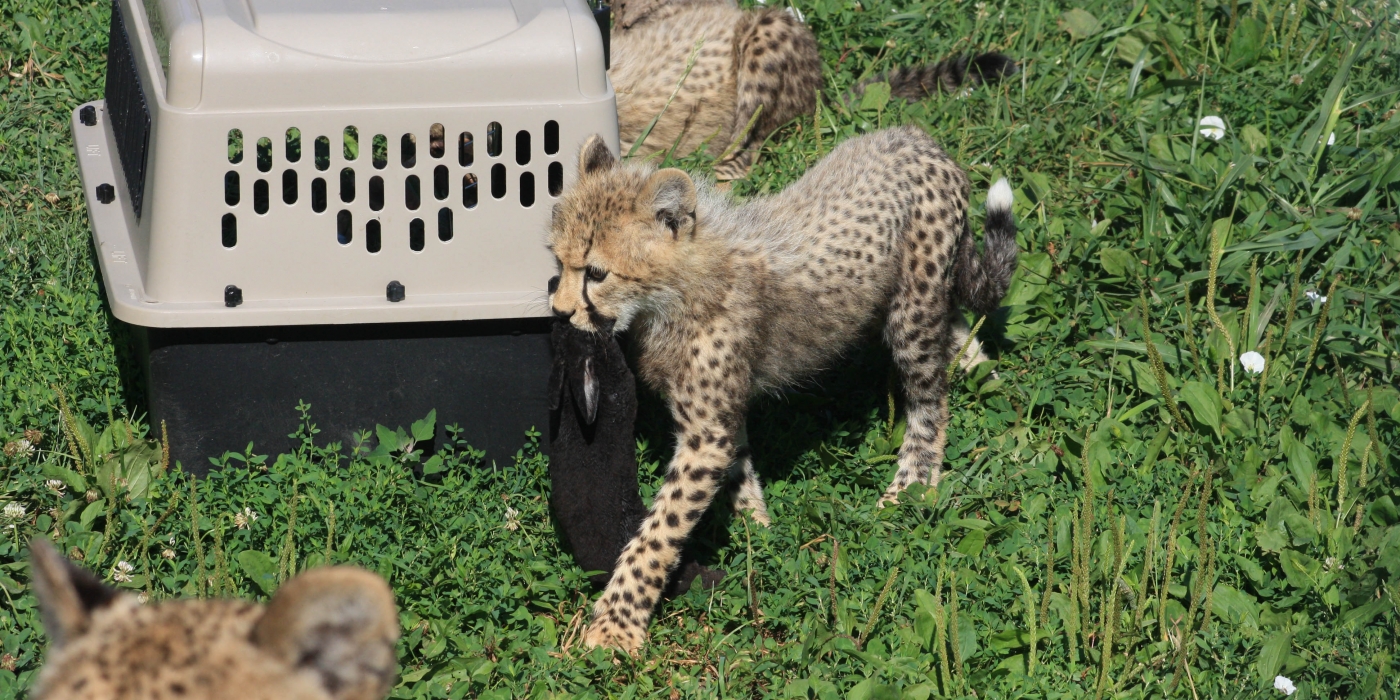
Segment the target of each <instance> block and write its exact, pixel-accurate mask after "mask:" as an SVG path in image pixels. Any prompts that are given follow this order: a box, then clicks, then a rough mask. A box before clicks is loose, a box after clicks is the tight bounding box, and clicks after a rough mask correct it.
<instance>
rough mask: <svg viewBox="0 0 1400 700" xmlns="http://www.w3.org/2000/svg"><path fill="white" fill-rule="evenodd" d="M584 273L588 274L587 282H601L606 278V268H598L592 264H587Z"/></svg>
mask: <svg viewBox="0 0 1400 700" xmlns="http://www.w3.org/2000/svg"><path fill="white" fill-rule="evenodd" d="M585 274H587V275H588V281H589V282H602V281H603V280H605V279H607V278H608V271H607V270H600V269H598V268H596V267H594V266H592V265H589V266H588V268H587V270H586V272H585Z"/></svg>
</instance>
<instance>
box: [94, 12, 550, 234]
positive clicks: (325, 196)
mask: <svg viewBox="0 0 1400 700" xmlns="http://www.w3.org/2000/svg"><path fill="white" fill-rule="evenodd" d="M117 21H118V22H120V16H119V15H118V20H117ZM114 31H115V30H114ZM123 36H124V34H123ZM109 82H110V81H109ZM142 107H143V109H144V104H143V105H142ZM485 133H486V155H487V156H488V157H489V158H490V159H492V160H496V161H497V162H494V163H491V162H488V163H482V164H480V165H481V167H482V168H483V169H485V170H486V171H487V172H484V173H482V177H486V178H487V182H486V183H482V182H481V181H480V180H479V179H478V175H477V173H476V172H474V170H475V168H472V166H473V165H476V163H475V160H476V158H475V155H476V154H475V152H474V151H475V140H474V138H473V137H472V133H471V132H466V131H464V132H457V136H456V140H457V158H456V161H457V166H459V168H460V169H458V168H453V167H451V166H450V165H449V164H450V162H451V161H450V160H448V162H446V163H444V162H441V161H439V162H432V161H429V163H431V165H432V167H431V170H428V169H427V168H424V169H423V170H422V171H419V172H422V175H421V176H420V175H419V174H418V173H417V172H414V171H415V170H416V166H417V165H418V164H419V158H418V153H417V151H418V137H417V135H416V134H413V133H406V134H402V136H401V137H400V138H398V139H395V140H396V141H397V142H398V143H397V145H398V153H397V154H391V153H390V151H391V150H393V149H392V146H393V145H394V143H393V141H391V140H390V139H388V138H386V137H385V136H384V135H383V134H376V135H374V136H373V137H366V140H365V141H364V142H362V141H361V140H360V133H359V129H358V128H356V127H354V126H347V127H345V128H344V130H343V131H342V132H341V135H340V136H341V144H342V148H341V150H340V155H341V157H342V158H343V159H344V161H346V162H345V164H343V165H342V166H341V167H340V169H339V172H338V173H337V172H334V171H332V172H330V173H328V174H329V175H330V176H331V177H330V178H329V180H330V181H329V182H327V178H326V177H312V176H313V175H315V174H316V172H314V171H312V170H311V168H315V171H321V172H325V171H330V170H331V155H332V149H331V140H330V138H328V137H326V136H318V137H316V138H315V139H314V140H312V144H313V145H312V149H313V153H312V158H311V159H310V162H309V163H307V164H305V165H302V166H300V167H287V168H284V169H283V170H282V173H281V177H280V185H281V199H282V202H283V203H284V204H286V205H287V206H288V207H294V206H296V204H297V203H298V201H299V200H300V199H301V197H300V192H299V191H298V190H299V187H300V184H301V183H300V180H301V176H300V175H299V174H298V173H299V172H300V171H302V170H305V171H306V172H305V173H302V174H305V175H307V176H308V177H311V178H312V179H311V185H310V193H309V194H310V198H311V211H312V212H315V213H317V214H322V213H325V211H326V210H327V208H328V205H329V202H328V200H329V199H330V198H331V197H332V196H335V197H336V198H337V199H339V200H340V201H341V202H342V203H344V204H354V203H355V202H356V196H357V195H358V194H359V192H357V190H358V187H357V185H358V183H357V182H356V179H357V178H356V176H355V168H354V167H353V166H352V165H351V164H350V162H352V161H357V160H359V156H360V147H361V145H362V143H363V145H364V146H365V147H367V148H369V149H370V158H369V163H368V164H367V165H369V166H370V167H372V168H373V169H374V170H386V169H389V166H390V163H392V162H394V161H397V162H398V165H399V166H400V167H401V168H403V169H404V170H408V171H410V172H408V173H405V174H403V183H404V190H403V195H404V198H403V208H404V210H406V211H410V212H416V211H418V210H419V209H420V208H422V207H423V205H424V200H425V199H427V198H428V197H431V199H432V200H436V201H437V202H440V203H441V204H449V205H450V206H441V204H440V205H439V206H440V208H439V209H438V211H437V239H438V240H439V241H441V242H443V243H446V242H449V241H451V240H452V239H453V235H454V233H455V231H454V229H455V225H454V224H455V221H454V218H455V216H454V213H453V210H454V209H456V208H460V209H462V210H464V211H471V210H473V209H475V208H476V207H477V206H478V205H479V204H480V202H481V199H482V197H481V195H480V186H484V185H489V191H490V194H491V198H492V199H497V200H504V199H505V198H506V196H507V194H509V190H510V189H511V188H512V187H515V188H516V193H515V194H516V197H517V198H518V200H517V201H518V202H519V205H520V206H521V207H523V208H530V207H533V206H534V205H535V202H536V200H537V196H542V195H543V193H540V192H538V191H537V190H538V189H543V190H544V193H548V195H549V196H550V197H556V198H557V197H558V196H559V195H560V194H561V193H562V192H563V189H564V166H563V164H562V163H560V162H559V161H558V160H554V158H557V157H558V153H559V146H560V143H559V123H558V122H556V121H553V120H551V121H548V122H546V123H545V125H544V129H543V130H542V132H541V133H540V134H538V135H536V134H533V133H532V132H530V131H528V130H520V131H517V132H516V133H515V138H514V139H513V141H514V143H513V144H510V145H513V146H514V150H513V152H512V153H510V154H507V153H506V150H507V148H506V146H507V143H505V142H504V141H505V139H504V130H503V128H502V127H501V125H500V123H499V122H491V123H490V124H489V125H487V127H486V132H485ZM303 137H304V138H306V139H308V140H309V139H311V137H310V136H307V135H304V134H303V133H302V131H301V130H300V129H298V128H296V127H291V128H288V129H286V130H285V132H282V136H279V139H282V138H284V139H285V144H286V145H285V155H286V161H287V163H288V165H293V164H297V163H299V162H300V161H301V155H302V151H301V148H302V143H303ZM447 138H448V131H447V129H446V128H445V127H444V126H443V125H442V124H433V125H432V126H431V127H430V128H429V129H428V148H427V155H428V156H429V157H431V158H432V159H433V160H434V161H437V160H438V159H443V158H448V157H449V156H448V147H449V144H448V142H447ZM535 138H539V139H540V140H539V141H535ZM273 143H274V141H273V140H272V139H271V138H268V137H257V136H256V135H255V134H254V135H248V136H246V141H245V134H244V132H243V130H242V129H237V128H234V129H230V130H229V131H228V142H227V146H228V161H229V163H230V164H232V165H234V166H238V165H240V164H241V163H243V162H244V160H245V159H244V152H245V148H246V149H247V150H248V151H251V153H250V154H249V155H250V156H252V157H251V158H249V160H251V161H252V165H253V167H254V168H255V169H256V170H257V171H260V172H263V173H270V171H271V170H272V169H273V166H274V162H273V161H274V159H275V158H276V154H274V152H273ZM535 148H538V149H539V150H540V151H542V152H543V153H544V155H546V156H550V159H549V160H548V162H544V163H539V164H538V166H537V167H542V168H543V169H544V172H543V173H540V176H541V177H542V181H538V180H537V179H536V173H535V172H533V169H522V170H521V172H519V173H518V177H519V179H515V175H513V174H511V173H510V172H509V170H508V169H507V167H506V163H505V162H502V161H503V160H504V159H506V158H509V159H510V160H513V161H514V163H515V164H516V165H518V166H522V167H524V166H529V165H530V164H531V162H532V160H534V159H533V158H532V156H533V153H532V149H535ZM395 155H396V156H397V157H394V156H395ZM425 165H427V163H425ZM488 166H489V167H488ZM454 170H456V172H455V173H454V172H453V171H454ZM370 173H371V174H370V177H369V178H368V179H367V180H366V184H365V185H364V186H365V187H366V188H367V189H366V193H367V199H368V208H369V209H370V211H373V212H381V211H384V210H385V208H386V204H387V205H389V209H390V210H393V209H394V208H395V205H394V204H391V203H389V202H387V201H386V200H387V198H386V196H385V195H386V192H385V189H386V186H385V185H386V182H385V180H386V178H385V176H382V175H378V174H373V170H371V171H370ZM385 175H389V173H385ZM337 176H338V177H337ZM458 176H460V177H461V178H462V199H461V204H460V205H456V204H455V203H452V202H449V201H448V200H449V199H451V197H452V193H451V188H452V183H453V182H454V178H456V177H458ZM275 177H276V176H274V178H275ZM427 177H431V180H430V182H431V184H429V183H428V182H423V179H422V178H427ZM241 179H242V178H241V176H240V173H239V170H238V169H237V168H235V169H231V170H228V171H227V172H225V174H224V182H223V185H224V187H223V192H224V203H225V204H226V205H227V206H228V207H229V208H232V209H236V208H237V207H238V206H239V205H240V204H242V201H243V200H244V197H245V195H244V194H243V191H242V185H243V183H242V182H240V180H241ZM270 179H271V178H257V179H255V180H254V182H253V183H252V184H253V186H252V192H251V195H252V197H251V199H252V204H253V212H254V213H256V214H258V215H259V216H267V215H269V214H271V212H270V209H271V206H270V202H271V199H272V197H273V193H272V192H271V190H272V189H273V188H274V187H275V186H276V185H274V184H273V182H272V181H269V180H270ZM537 183H538V184H537ZM136 186H137V187H139V183H138V185H136ZM332 188H334V189H336V190H338V191H337V192H336V193H334V194H332V193H330V192H328V190H330V189H332ZM425 189H427V190H428V191H429V192H431V194H428V193H427V192H424V190H425ZM431 218H432V217H431V214H429V216H428V217H427V219H426V220H425V219H423V218H411V219H410V220H409V222H408V227H407V228H408V231H407V233H408V240H409V248H410V249H411V250H413V251H415V252H418V251H422V250H423V249H424V247H425V246H426V245H427V240H428V232H427V229H428V227H429V226H430V225H431V224H430V221H431ZM222 223H223V225H222V227H221V229H222V230H221V232H220V233H221V239H222V241H221V242H222V243H223V244H224V246H225V247H229V248H231V247H233V246H234V245H235V244H236V241H237V236H238V233H237V221H236V219H235V215H234V214H233V213H229V214H228V216H226V217H225V218H224V220H223V222H222ZM394 228H395V229H397V230H398V231H402V230H403V229H398V227H397V226H395V227H394ZM353 229H354V225H353V216H352V214H351V212H350V210H349V209H341V210H340V211H339V212H338V213H337V214H336V216H335V230H336V242H337V243H339V244H340V245H342V246H345V245H349V244H350V243H351V241H353V240H354V238H355V235H354V233H353ZM364 232H365V250H366V251H368V252H370V253H378V252H379V251H380V250H382V249H383V238H384V236H386V235H395V236H396V235H402V234H398V233H397V232H387V231H384V230H383V222H381V221H380V220H379V219H377V218H371V219H369V220H367V221H366V222H365V224H364ZM396 240H401V239H397V238H396Z"/></svg>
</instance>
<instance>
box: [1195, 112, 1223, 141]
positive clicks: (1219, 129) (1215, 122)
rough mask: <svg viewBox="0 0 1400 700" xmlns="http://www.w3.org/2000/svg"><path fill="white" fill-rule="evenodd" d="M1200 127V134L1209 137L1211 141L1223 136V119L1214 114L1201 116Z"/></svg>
mask: <svg viewBox="0 0 1400 700" xmlns="http://www.w3.org/2000/svg"><path fill="white" fill-rule="evenodd" d="M1200 127H1201V136H1204V137H1206V138H1208V139H1210V140H1211V141H1219V140H1220V139H1223V138H1225V120H1224V119H1221V118H1220V117H1217V116H1215V115H1214V114H1212V115H1210V116H1207V117H1201V123H1200Z"/></svg>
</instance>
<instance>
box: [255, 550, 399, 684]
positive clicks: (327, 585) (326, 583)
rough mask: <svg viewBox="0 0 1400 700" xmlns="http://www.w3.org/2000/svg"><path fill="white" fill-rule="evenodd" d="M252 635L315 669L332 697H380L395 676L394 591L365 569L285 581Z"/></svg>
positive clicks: (266, 647)
mask: <svg viewBox="0 0 1400 700" xmlns="http://www.w3.org/2000/svg"><path fill="white" fill-rule="evenodd" d="M252 638H253V643H254V644H256V645H258V646H259V647H260V648H262V649H263V651H265V652H267V653H268V654H270V655H272V656H274V657H277V658H280V659H282V660H283V661H284V662H286V663H287V664H289V665H291V666H293V667H296V668H299V669H301V670H302V671H303V672H308V673H311V674H313V675H314V676H315V677H316V678H317V679H318V680H319V681H320V683H321V686H322V687H324V688H325V689H326V692H327V693H328V694H329V695H330V696H331V697H333V698H336V700H378V698H382V697H384V696H385V695H387V694H388V693H389V688H390V687H391V686H392V685H393V683H394V677H395V675H396V674H395V667H396V660H395V657H394V644H395V642H397V641H398V638H399V616H398V611H397V609H396V608H395V607H394V595H393V593H391V592H390V591H389V586H388V585H387V584H385V583H384V579H381V578H379V577H378V576H376V575H374V574H372V573H370V572H368V571H365V570H363V569H357V568H354V567H349V566H332V567H326V568H321V569H312V570H310V571H307V572H306V573H303V574H300V575H298V576H297V577H296V578H293V579H292V580H290V581H288V582H287V583H286V584H285V585H283V586H282V587H281V588H280V589H278V590H277V594H276V595H275V596H273V598H272V602H271V603H269V604H268V606H267V612H266V613H264V614H263V616H262V618H261V619H260V620H258V624H257V625H256V626H255V627H254V628H253V634H252Z"/></svg>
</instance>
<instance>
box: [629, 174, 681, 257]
mask: <svg viewBox="0 0 1400 700" xmlns="http://www.w3.org/2000/svg"><path fill="white" fill-rule="evenodd" d="M637 208H638V209H642V210H645V209H648V208H649V209H651V211H652V212H653V213H654V215H655V216H656V223H658V224H660V225H662V226H665V227H666V229H667V230H669V231H670V233H671V239H672V240H680V239H681V237H682V236H684V237H687V238H688V237H690V236H693V235H694V234H695V182H694V181H692V180H691V179H690V175H688V174H686V172H685V171H684V170H678V169H676V168H666V169H665V170H658V171H656V173H655V174H653V175H652V176H651V177H650V178H648V179H647V184H646V187H643V188H642V193H641V194H640V195H638V197H637Z"/></svg>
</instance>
